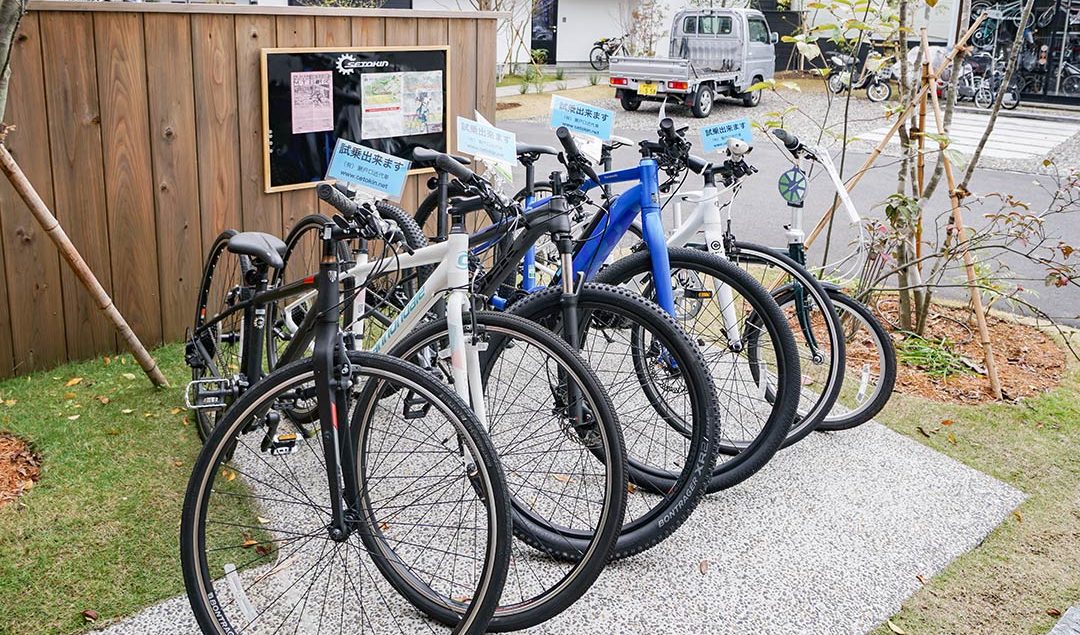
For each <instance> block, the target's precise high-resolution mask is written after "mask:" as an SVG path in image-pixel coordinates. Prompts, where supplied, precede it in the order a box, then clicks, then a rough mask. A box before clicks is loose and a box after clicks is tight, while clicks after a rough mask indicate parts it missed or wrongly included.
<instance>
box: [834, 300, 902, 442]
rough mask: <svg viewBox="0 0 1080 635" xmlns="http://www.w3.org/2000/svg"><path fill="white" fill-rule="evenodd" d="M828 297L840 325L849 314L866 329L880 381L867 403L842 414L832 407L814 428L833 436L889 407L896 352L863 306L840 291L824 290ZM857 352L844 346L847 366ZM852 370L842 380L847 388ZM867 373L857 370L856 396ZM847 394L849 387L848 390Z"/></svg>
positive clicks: (877, 323)
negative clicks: (839, 320)
mask: <svg viewBox="0 0 1080 635" xmlns="http://www.w3.org/2000/svg"><path fill="white" fill-rule="evenodd" d="M827 291H828V292H829V297H830V298H831V299H832V301H833V306H835V307H837V313H838V314H840V318H841V322H842V321H843V319H844V317H845V316H846V315H847V314H849V313H850V314H851V315H852V316H854V317H855V319H857V320H859V321H860V322H862V323H863V324H864V326H866V327H867V332H866V333H865V334H864V337H867V336H869V337H871V338H872V339H873V341H874V343H873V346H874V349H875V350H876V352H877V357H878V364H879V368H880V375H879V377H880V381H879V382H878V383H877V384H876V389H875V391H874V394H873V395H872V396H871V398H870V399H867V400H865V401H863V402H862V403H860V404H859V406H858V407H856V408H845V410H846V412H837V411H836V409H835V407H834V412H831V413H829V415H828V416H827V417H825V419H824V420H823V421H822V422H821V424H820V425H819V426H818V430H821V431H825V432H835V431H839V430H849V429H851V428H854V427H856V426H859V425H861V424H863V423H866V422H867V421H870V420H871V419H873V418H874V417H875V416H876V415H877V414H878V413H879V412H881V410H882V409H883V408H884V407H885V404H887V403H889V398H890V397H892V391H893V387H894V386H895V385H896V349H895V348H894V347H893V343H892V337H890V336H889V333H888V331H886V330H885V327H883V326H882V325H881V322H880V321H879V320H878V319H877V318H876V317H874V314H873V312H872V311H871V310H870V309H869V308H867V307H866V305H864V304H862V303H861V302H859V301H857V300H855V299H854V298H852V297H851V296H849V295H847V294H846V293H844V292H843V291H841V290H839V289H836V288H828V289H827ZM858 353H859V351H858V350H857V349H855V350H853V349H852V346H851V343H850V342H848V344H847V354H848V361H849V362H850V361H851V359H852V358H853V357H855V356H856V355H858ZM855 370H856V368H855V367H853V366H852V364H850V363H849V364H848V370H847V373H846V374H847V377H846V378H845V379H844V383H845V384H847V383H848V381H849V379H854V376H853V375H852V373H854V372H855ZM868 372H869V371H868V370H867V369H866V367H865V364H864V366H863V368H862V369H860V375H859V377H858V379H859V388H858V389H857V392H856V395H858V393H859V392H861V391H862V390H864V389H865V388H864V385H863V382H865V381H867V379H865V376H866V374H867V373H868ZM848 388H849V390H850V387H848Z"/></svg>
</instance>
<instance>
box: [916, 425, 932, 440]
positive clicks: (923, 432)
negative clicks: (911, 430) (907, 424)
mask: <svg viewBox="0 0 1080 635" xmlns="http://www.w3.org/2000/svg"><path fill="white" fill-rule="evenodd" d="M915 429H916V430H918V431H919V434H921V435H923V436H924V437H926V438H927V439H929V438H930V433H929V432H927V431H926V428H923V427H922V426H915Z"/></svg>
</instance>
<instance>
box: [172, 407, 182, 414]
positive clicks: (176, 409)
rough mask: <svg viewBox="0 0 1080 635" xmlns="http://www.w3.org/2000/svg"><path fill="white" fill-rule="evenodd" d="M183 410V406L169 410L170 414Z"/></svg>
mask: <svg viewBox="0 0 1080 635" xmlns="http://www.w3.org/2000/svg"><path fill="white" fill-rule="evenodd" d="M181 412H183V409H182V408H173V409H171V410H169V414H174V415H178V414H180V413H181Z"/></svg>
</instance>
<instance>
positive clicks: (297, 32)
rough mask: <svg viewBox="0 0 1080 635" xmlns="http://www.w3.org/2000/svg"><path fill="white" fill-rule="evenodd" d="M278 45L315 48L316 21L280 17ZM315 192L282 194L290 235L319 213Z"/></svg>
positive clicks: (283, 218) (285, 225) (283, 219)
mask: <svg viewBox="0 0 1080 635" xmlns="http://www.w3.org/2000/svg"><path fill="white" fill-rule="evenodd" d="M276 22H277V45H278V46H279V47H303V46H315V19H314V18H310V17H279V18H277V20H276ZM318 201H319V199H318V197H317V196H315V190H314V189H311V188H308V189H303V190H296V191H292V192H282V193H281V227H282V231H284V232H285V233H288V231H289V230H290V229H292V227H293V225H295V224H296V223H297V221H299V220H300V219H301V218H303V217H305V216H307V215H308V214H314V213H315V212H317V211H319V202H318Z"/></svg>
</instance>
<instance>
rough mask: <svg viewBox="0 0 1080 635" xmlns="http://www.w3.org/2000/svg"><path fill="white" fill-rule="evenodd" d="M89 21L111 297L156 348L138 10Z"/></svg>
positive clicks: (157, 315) (153, 230)
mask: <svg viewBox="0 0 1080 635" xmlns="http://www.w3.org/2000/svg"><path fill="white" fill-rule="evenodd" d="M93 19H94V39H95V41H96V45H97V59H98V64H97V71H98V90H99V92H100V102H101V137H102V150H103V155H104V161H105V204H106V209H107V211H108V216H109V256H110V258H111V260H112V262H111V264H112V270H113V271H115V272H117V273H118V275H114V276H113V302H114V303H115V304H116V307H117V308H118V309H120V313H122V314H123V315H124V317H125V318H127V321H128V324H130V325H131V328H132V330H134V331H135V334H136V335H138V336H139V339H140V340H142V342H143V344H145V345H147V346H155V345H157V344H160V343H161V303H160V297H159V288H160V287H159V282H158V277H157V275H156V274H157V271H158V250H157V248H156V244H157V222H156V220H155V218H154V190H153V188H154V185H153V175H152V169H151V162H150V126H149V118H150V115H149V112H148V106H147V102H146V99H147V95H146V52H145V51H144V49H143V36H142V16H141V15H139V14H137V13H110V14H105V13H102V14H96V15H94V16H93ZM169 246H170V245H169V244H165V245H162V247H165V248H166V249H168V248H169ZM170 256H171V254H166V255H165V257H166V258H168V257H170Z"/></svg>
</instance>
